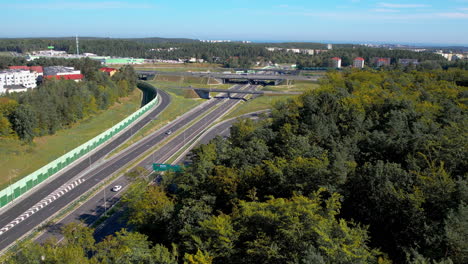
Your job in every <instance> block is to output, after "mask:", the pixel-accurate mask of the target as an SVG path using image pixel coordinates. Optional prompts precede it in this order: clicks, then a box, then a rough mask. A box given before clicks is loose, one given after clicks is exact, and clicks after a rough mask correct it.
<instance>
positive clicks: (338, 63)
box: [331, 57, 341, 68]
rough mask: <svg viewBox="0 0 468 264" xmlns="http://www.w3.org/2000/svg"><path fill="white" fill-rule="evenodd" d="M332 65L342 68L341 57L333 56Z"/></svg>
mask: <svg viewBox="0 0 468 264" xmlns="http://www.w3.org/2000/svg"><path fill="white" fill-rule="evenodd" d="M331 67H333V68H341V58H338V57H333V58H331Z"/></svg>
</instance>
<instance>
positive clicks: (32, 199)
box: [0, 90, 171, 250]
mask: <svg viewBox="0 0 468 264" xmlns="http://www.w3.org/2000/svg"><path fill="white" fill-rule="evenodd" d="M158 94H159V96H160V97H159V98H160V100H161V101H160V104H159V105H158V106H157V107H156V108H154V109H153V110H152V111H151V112H150V113H149V114H148V115H146V116H145V117H144V118H142V119H141V120H140V121H138V122H137V123H135V124H134V125H132V126H131V127H130V128H129V129H128V130H126V131H125V132H123V133H121V134H120V135H119V136H117V137H115V138H114V139H111V141H109V143H107V144H106V145H104V146H103V147H101V148H100V149H98V150H97V151H95V152H93V153H92V154H91V155H89V157H88V158H86V159H82V160H81V161H79V162H76V163H75V164H72V165H71V166H70V167H69V168H67V169H65V170H63V172H60V175H58V176H56V177H55V178H54V179H52V180H50V181H49V182H47V183H45V184H42V186H39V187H38V188H37V189H36V190H34V191H33V192H31V193H30V194H26V196H25V197H24V198H23V197H22V198H19V199H18V200H17V201H13V202H12V204H11V205H8V207H7V208H5V209H4V210H2V213H1V215H0V226H1V227H4V226H5V225H7V224H9V223H10V222H11V221H13V220H14V219H15V218H16V217H18V216H19V215H21V214H22V213H24V212H25V211H26V210H28V209H29V208H31V207H32V206H34V205H35V204H36V203H37V202H39V201H41V200H42V199H44V198H45V197H46V196H47V195H49V194H50V193H52V192H53V191H55V190H56V189H57V188H59V187H60V186H62V185H64V184H65V183H67V182H69V181H70V180H71V179H73V178H74V177H76V176H77V175H79V174H80V173H81V172H83V171H85V170H87V169H89V168H90V167H92V166H93V164H94V163H95V162H96V161H98V160H100V159H102V158H103V157H104V156H106V155H107V154H108V153H110V152H111V151H112V150H113V149H115V148H116V147H117V146H119V145H120V144H122V143H123V142H125V141H126V140H128V139H129V138H130V137H131V136H132V135H133V134H134V133H135V132H137V131H138V130H139V129H141V128H142V127H144V126H145V125H146V124H148V123H149V122H151V121H152V120H153V119H154V118H155V117H156V116H158V115H159V114H160V113H161V112H162V111H163V110H164V109H165V108H166V107H167V106H168V105H169V104H170V100H171V99H170V96H169V95H168V94H167V93H166V92H164V91H161V90H158ZM88 184H89V183H88ZM74 190H75V189H74ZM67 194H69V193H67ZM64 196H66V195H64ZM65 200H66V199H63V197H61V198H59V199H57V200H56V201H54V202H53V203H51V204H50V205H49V206H47V207H48V209H49V210H44V209H42V210H39V211H38V212H36V213H35V214H34V215H32V216H31V217H29V218H27V219H26V220H24V221H23V222H21V223H19V224H17V225H16V226H15V227H13V228H11V229H10V230H8V231H7V232H5V233H4V234H2V235H0V250H2V249H4V248H5V247H7V246H8V245H10V244H11V243H12V242H14V241H15V240H16V239H18V238H20V237H21V236H22V235H24V234H25V233H27V232H28V231H29V230H31V229H32V228H34V227H36V226H37V225H39V224H41V223H42V220H43V219H46V218H47V216H50V215H51V213H52V210H53V209H56V210H58V208H61V207H63V205H65V204H66V201H65ZM47 207H46V208H47Z"/></svg>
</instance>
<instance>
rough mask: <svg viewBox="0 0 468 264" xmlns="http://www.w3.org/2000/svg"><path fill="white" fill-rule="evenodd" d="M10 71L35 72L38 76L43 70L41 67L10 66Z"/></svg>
mask: <svg viewBox="0 0 468 264" xmlns="http://www.w3.org/2000/svg"><path fill="white" fill-rule="evenodd" d="M8 68H9V69H10V70H27V71H33V72H37V73H38V75H42V74H43V73H44V70H43V68H42V66H10V67H8Z"/></svg>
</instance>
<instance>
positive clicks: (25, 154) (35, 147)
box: [0, 89, 141, 189]
mask: <svg viewBox="0 0 468 264" xmlns="http://www.w3.org/2000/svg"><path fill="white" fill-rule="evenodd" d="M140 104H141V91H140V90H139V89H135V91H134V92H133V93H132V94H131V95H130V96H129V97H126V98H122V99H120V103H116V104H115V105H114V106H112V107H111V108H109V109H108V110H105V111H101V112H100V113H98V114H96V115H94V116H92V117H90V118H88V119H86V120H83V121H81V122H79V123H77V124H75V125H74V126H73V127H71V128H69V129H63V130H60V131H57V133H56V134H55V135H51V136H44V137H38V138H35V139H34V144H32V145H25V144H23V143H22V142H21V141H18V140H11V139H2V140H0V168H2V169H1V171H0V189H2V188H4V187H6V186H7V185H8V184H9V183H10V177H11V182H14V181H15V180H18V179H20V178H22V177H24V176H26V175H28V174H30V173H32V172H33V171H35V170H37V169H39V168H41V167H42V166H44V165H46V164H48V163H49V162H51V161H52V160H54V159H56V158H58V157H59V156H61V155H63V154H65V153H66V152H68V151H70V150H72V149H73V148H75V147H77V146H79V145H81V144H83V143H84V142H86V141H88V140H90V139H91V138H93V137H95V136H96V135H98V134H100V133H102V132H103V131H105V130H106V129H108V128H110V127H112V126H113V125H114V124H116V123H118V122H120V121H121V120H123V119H124V118H126V117H127V116H129V115H130V114H132V113H133V112H135V111H136V110H138V108H140Z"/></svg>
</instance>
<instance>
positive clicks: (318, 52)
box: [314, 50, 328, 55]
mask: <svg viewBox="0 0 468 264" xmlns="http://www.w3.org/2000/svg"><path fill="white" fill-rule="evenodd" d="M324 52H328V50H315V51H314V53H315V54H316V55H318V54H320V53H324Z"/></svg>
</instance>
